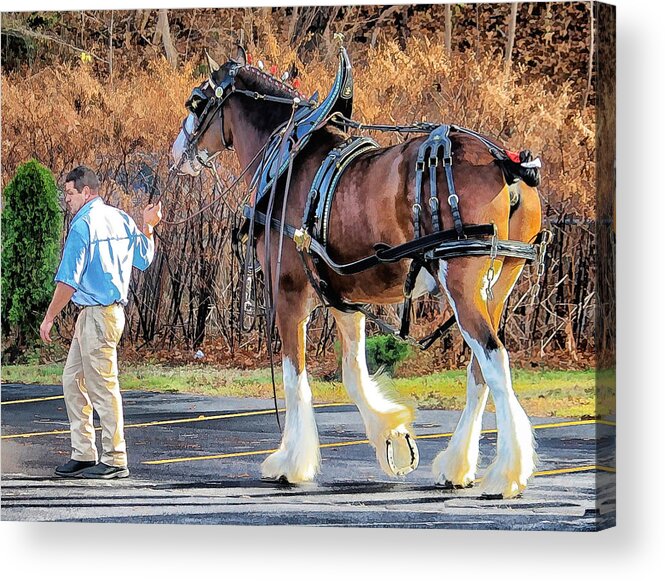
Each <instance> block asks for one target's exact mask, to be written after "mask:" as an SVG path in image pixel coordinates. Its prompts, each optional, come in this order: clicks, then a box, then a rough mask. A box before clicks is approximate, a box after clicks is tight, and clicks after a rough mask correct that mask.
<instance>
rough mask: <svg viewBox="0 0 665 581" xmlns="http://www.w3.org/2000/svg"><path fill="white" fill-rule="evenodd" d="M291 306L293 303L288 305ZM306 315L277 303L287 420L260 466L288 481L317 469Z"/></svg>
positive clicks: (298, 479) (304, 478)
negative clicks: (278, 441)
mask: <svg viewBox="0 0 665 581" xmlns="http://www.w3.org/2000/svg"><path fill="white" fill-rule="evenodd" d="M290 306H291V307H293V305H292V304H291V305H290ZM307 321H308V315H305V316H304V318H303V314H302V311H301V310H300V309H296V308H286V307H283V305H280V308H279V309H278V312H277V325H278V327H279V333H280V337H281V338H282V373H283V378H284V398H285V400H286V420H285V422H284V433H283V434H282V442H281V444H280V445H279V449H278V450H277V451H276V452H274V453H272V454H271V455H270V456H268V458H266V460H265V461H264V462H263V465H262V466H261V473H262V475H263V477H264V478H267V479H286V480H287V481H288V482H291V483H294V484H295V483H298V482H308V481H311V480H312V479H313V478H314V476H315V475H316V473H317V472H318V471H319V464H320V462H321V456H320V453H319V434H318V432H317V429H316V422H315V421H314V408H313V407H312V391H311V389H310V387H309V383H308V381H307V371H306V370H305V334H306V328H307Z"/></svg>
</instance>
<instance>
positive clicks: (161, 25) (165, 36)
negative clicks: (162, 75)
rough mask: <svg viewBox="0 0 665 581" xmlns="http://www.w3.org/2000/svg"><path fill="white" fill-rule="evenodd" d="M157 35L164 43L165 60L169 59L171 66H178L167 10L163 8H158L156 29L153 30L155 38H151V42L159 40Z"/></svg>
mask: <svg viewBox="0 0 665 581" xmlns="http://www.w3.org/2000/svg"><path fill="white" fill-rule="evenodd" d="M158 35H159V37H161V39H162V42H163V43H164V52H165V53H166V60H168V61H169V64H170V65H171V66H172V67H173V68H176V67H177V66H178V53H177V52H176V49H175V47H174V46H173V41H172V40H171V31H170V29H169V17H168V10H166V9H163V8H162V9H160V10H159V19H158V20H157V30H156V31H155V39H153V42H159V40H158Z"/></svg>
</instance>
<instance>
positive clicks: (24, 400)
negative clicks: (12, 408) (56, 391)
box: [0, 395, 65, 405]
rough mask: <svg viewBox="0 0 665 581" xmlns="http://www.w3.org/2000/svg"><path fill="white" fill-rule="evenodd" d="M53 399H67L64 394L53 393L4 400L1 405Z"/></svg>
mask: <svg viewBox="0 0 665 581" xmlns="http://www.w3.org/2000/svg"><path fill="white" fill-rule="evenodd" d="M53 399H65V396H64V395H51V396H49V397H33V398H32V399H15V400H13V401H3V402H0V405H11V404H13V403H33V402H35V401H51V400H53Z"/></svg>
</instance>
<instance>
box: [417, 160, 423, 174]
mask: <svg viewBox="0 0 665 581" xmlns="http://www.w3.org/2000/svg"><path fill="white" fill-rule="evenodd" d="M416 171H425V160H420V159H419V160H418V161H416Z"/></svg>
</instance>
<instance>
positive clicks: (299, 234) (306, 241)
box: [293, 228, 312, 252]
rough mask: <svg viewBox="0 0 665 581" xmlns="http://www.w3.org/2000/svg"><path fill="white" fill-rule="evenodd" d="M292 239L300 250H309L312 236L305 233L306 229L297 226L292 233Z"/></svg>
mask: <svg viewBox="0 0 665 581" xmlns="http://www.w3.org/2000/svg"><path fill="white" fill-rule="evenodd" d="M293 241H294V242H295V243H296V248H297V249H298V250H299V251H300V252H302V251H303V250H305V251H306V252H309V246H310V244H311V243H312V237H311V236H310V235H309V234H308V233H307V230H305V229H303V228H298V230H296V231H295V232H294V234H293Z"/></svg>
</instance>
